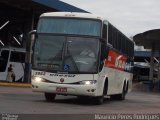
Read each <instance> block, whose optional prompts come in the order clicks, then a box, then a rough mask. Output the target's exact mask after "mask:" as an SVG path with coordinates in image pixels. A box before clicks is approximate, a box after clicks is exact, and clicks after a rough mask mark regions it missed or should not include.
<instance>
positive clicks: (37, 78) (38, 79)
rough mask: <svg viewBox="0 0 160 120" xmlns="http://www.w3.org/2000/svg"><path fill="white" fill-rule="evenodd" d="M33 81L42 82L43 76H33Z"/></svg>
mask: <svg viewBox="0 0 160 120" xmlns="http://www.w3.org/2000/svg"><path fill="white" fill-rule="evenodd" d="M32 81H35V82H42V81H43V78H40V77H32Z"/></svg>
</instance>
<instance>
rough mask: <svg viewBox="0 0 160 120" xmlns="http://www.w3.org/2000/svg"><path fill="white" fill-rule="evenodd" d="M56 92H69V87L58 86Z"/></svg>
mask: <svg viewBox="0 0 160 120" xmlns="http://www.w3.org/2000/svg"><path fill="white" fill-rule="evenodd" d="M56 92H67V88H65V87H57V88H56Z"/></svg>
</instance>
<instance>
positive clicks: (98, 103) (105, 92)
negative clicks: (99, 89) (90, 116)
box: [95, 79, 108, 105]
mask: <svg viewBox="0 0 160 120" xmlns="http://www.w3.org/2000/svg"><path fill="white" fill-rule="evenodd" d="M107 80H108V79H107ZM107 80H106V81H105V84H104V87H103V95H102V96H99V97H96V98H95V104H96V105H101V104H103V102H104V96H105V95H107V90H108V81H107Z"/></svg>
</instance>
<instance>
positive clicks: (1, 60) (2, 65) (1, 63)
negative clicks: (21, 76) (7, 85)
mask: <svg viewBox="0 0 160 120" xmlns="http://www.w3.org/2000/svg"><path fill="white" fill-rule="evenodd" d="M8 56H9V51H8V50H3V51H2V52H1V56H0V72H4V71H5V70H6V66H7V63H8Z"/></svg>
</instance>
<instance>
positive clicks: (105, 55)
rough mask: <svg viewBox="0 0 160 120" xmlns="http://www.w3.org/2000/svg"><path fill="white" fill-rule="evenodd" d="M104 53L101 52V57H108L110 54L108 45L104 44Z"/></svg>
mask: <svg viewBox="0 0 160 120" xmlns="http://www.w3.org/2000/svg"><path fill="white" fill-rule="evenodd" d="M101 52H102V54H101V59H102V60H104V59H106V58H107V56H108V52H109V48H108V47H107V45H103V46H102V50H101Z"/></svg>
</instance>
